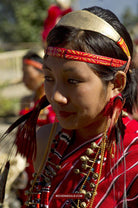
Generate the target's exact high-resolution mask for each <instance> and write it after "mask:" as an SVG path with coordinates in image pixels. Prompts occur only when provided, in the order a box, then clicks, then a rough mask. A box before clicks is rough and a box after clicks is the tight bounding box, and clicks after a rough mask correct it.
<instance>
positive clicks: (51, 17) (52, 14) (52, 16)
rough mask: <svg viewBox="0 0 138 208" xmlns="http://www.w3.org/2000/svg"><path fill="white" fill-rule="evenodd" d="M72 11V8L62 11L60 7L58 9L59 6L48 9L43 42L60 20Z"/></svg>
mask: <svg viewBox="0 0 138 208" xmlns="http://www.w3.org/2000/svg"><path fill="white" fill-rule="evenodd" d="M71 11H72V9H71V8H68V9H65V10H61V9H60V7H58V6H57V5H51V6H50V8H49V9H48V15H47V18H46V19H45V21H44V29H43V32H42V40H43V41H45V40H46V38H47V36H48V33H49V32H50V30H52V28H53V27H54V26H55V25H56V23H57V21H58V18H60V17H62V16H64V15H65V14H67V13H69V12H71Z"/></svg>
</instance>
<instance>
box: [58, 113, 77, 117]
mask: <svg viewBox="0 0 138 208" xmlns="http://www.w3.org/2000/svg"><path fill="white" fill-rule="evenodd" d="M72 115H75V113H73V112H67V111H59V116H60V117H62V118H67V117H69V116H72Z"/></svg>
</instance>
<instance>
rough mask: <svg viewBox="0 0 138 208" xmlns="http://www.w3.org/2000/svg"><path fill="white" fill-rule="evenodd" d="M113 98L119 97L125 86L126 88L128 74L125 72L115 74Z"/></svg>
mask: <svg viewBox="0 0 138 208" xmlns="http://www.w3.org/2000/svg"><path fill="white" fill-rule="evenodd" d="M113 85H114V87H113V89H112V90H113V91H112V92H113V96H116V95H118V94H119V93H121V92H122V91H123V90H124V88H125V86H126V73H125V72H123V71H118V72H117V73H116V74H115V77H114V80H113Z"/></svg>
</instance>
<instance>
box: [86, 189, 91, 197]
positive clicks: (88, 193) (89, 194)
mask: <svg viewBox="0 0 138 208" xmlns="http://www.w3.org/2000/svg"><path fill="white" fill-rule="evenodd" d="M86 197H87V198H88V199H90V198H91V197H92V193H91V192H90V191H88V192H87V193H86Z"/></svg>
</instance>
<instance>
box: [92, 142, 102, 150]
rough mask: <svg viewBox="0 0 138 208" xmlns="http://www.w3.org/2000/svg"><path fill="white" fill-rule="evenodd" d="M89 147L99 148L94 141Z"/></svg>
mask: <svg viewBox="0 0 138 208" xmlns="http://www.w3.org/2000/svg"><path fill="white" fill-rule="evenodd" d="M91 148H92V149H96V148H100V147H99V146H98V145H97V144H96V143H95V142H92V143H91Z"/></svg>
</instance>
